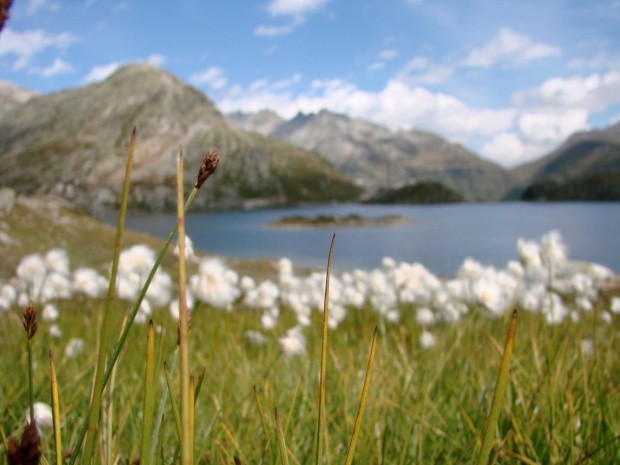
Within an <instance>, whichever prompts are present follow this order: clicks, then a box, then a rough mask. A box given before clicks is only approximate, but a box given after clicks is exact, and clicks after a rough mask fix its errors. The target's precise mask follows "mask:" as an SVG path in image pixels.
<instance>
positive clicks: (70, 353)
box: [65, 337, 84, 358]
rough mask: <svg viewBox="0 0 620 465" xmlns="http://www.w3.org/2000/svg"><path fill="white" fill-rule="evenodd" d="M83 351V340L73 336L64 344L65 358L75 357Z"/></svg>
mask: <svg viewBox="0 0 620 465" xmlns="http://www.w3.org/2000/svg"><path fill="white" fill-rule="evenodd" d="M83 352H84V340H83V339H81V338H79V337H74V338H72V339H70V340H69V342H67V345H66V346H65V358H76V357H78V356H79V355H81V354H82V353H83Z"/></svg>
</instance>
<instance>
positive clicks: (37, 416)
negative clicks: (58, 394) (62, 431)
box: [22, 402, 54, 435]
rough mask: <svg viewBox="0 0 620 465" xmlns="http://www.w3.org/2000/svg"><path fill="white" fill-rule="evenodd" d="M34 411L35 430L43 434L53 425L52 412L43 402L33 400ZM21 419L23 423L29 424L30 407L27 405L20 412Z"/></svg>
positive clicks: (30, 419)
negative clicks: (22, 411) (21, 412)
mask: <svg viewBox="0 0 620 465" xmlns="http://www.w3.org/2000/svg"><path fill="white" fill-rule="evenodd" d="M32 407H33V411H34V421H35V422H36V426H37V431H38V432H39V435H43V434H45V433H47V432H48V431H51V429H52V428H53V427H54V419H53V414H52V407H51V406H49V405H48V404H46V403H45V402H35V403H34V404H32ZM22 421H23V422H24V424H29V423H30V422H31V421H32V418H31V417H30V407H28V408H27V409H26V410H25V411H24V413H23V414H22Z"/></svg>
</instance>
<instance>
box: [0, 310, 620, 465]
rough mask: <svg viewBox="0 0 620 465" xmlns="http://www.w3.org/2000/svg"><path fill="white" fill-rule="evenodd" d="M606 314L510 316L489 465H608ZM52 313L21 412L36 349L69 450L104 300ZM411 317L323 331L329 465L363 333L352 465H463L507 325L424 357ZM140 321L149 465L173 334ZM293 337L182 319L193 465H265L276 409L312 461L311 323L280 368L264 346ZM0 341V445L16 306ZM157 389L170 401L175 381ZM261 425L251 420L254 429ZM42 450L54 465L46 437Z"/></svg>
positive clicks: (126, 373) (197, 315)
mask: <svg viewBox="0 0 620 465" xmlns="http://www.w3.org/2000/svg"><path fill="white" fill-rule="evenodd" d="M605 302H606V300H605V298H601V301H600V303H601V307H597V308H595V309H594V310H593V311H592V312H590V313H589V314H586V315H584V316H583V317H582V318H581V320H580V321H579V322H577V323H575V322H572V321H570V320H567V321H565V322H563V323H561V324H559V325H547V324H546V323H545V321H544V318H543V317H542V316H541V315H537V314H531V313H530V312H520V313H519V322H518V330H517V336H516V342H515V349H514V354H513V361H512V366H511V370H510V378H509V385H508V391H507V394H506V396H505V399H504V405H503V408H502V411H501V415H500V420H499V423H498V427H497V432H496V441H495V442H494V448H493V452H492V456H491V463H542V464H546V463H557V464H564V463H600V464H611V463H614V462H615V461H617V460H618V458H619V457H620V442H619V441H618V434H619V431H620V415H619V414H618V412H619V411H620V363H619V362H618V360H619V359H618V353H619V351H620V341H619V337H618V335H619V331H618V328H619V326H618V320H617V319H614V320H613V321H611V322H607V323H606V322H603V321H601V319H600V317H599V316H600V312H601V311H602V310H603V309H604V308H605V307H604V305H605ZM56 306H57V308H59V309H60V315H59V317H58V319H57V320H56V322H54V323H51V322H45V321H40V324H39V332H38V334H37V335H36V336H35V338H34V339H33V341H32V342H33V360H34V365H35V370H34V382H33V384H34V392H35V400H37V401H43V402H46V403H50V389H49V384H50V382H49V364H48V352H49V351H50V350H51V351H53V352H54V354H56V364H57V372H58V382H59V390H60V402H61V411H62V423H61V427H62V431H63V438H64V445H65V448H66V449H69V450H70V449H71V447H72V443H74V441H75V439H76V436H77V434H78V431H79V428H80V426H81V423H82V422H83V421H84V418H85V415H86V411H87V409H88V400H89V392H90V389H91V382H92V376H93V366H94V364H95V362H96V348H97V347H96V338H97V331H96V326H97V325H96V323H97V321H98V315H100V314H101V309H102V306H103V302H102V301H101V300H100V299H84V298H75V299H72V300H70V301H59V302H57V304H56ZM126 306H127V304H121V303H118V304H117V305H116V306H115V308H114V312H113V320H114V324H113V326H114V327H115V328H120V326H121V322H122V316H123V315H124V313H125V310H126ZM415 314H416V313H415V311H414V309H413V307H410V308H402V309H401V319H400V321H399V322H398V323H389V322H388V321H386V320H385V319H384V318H383V317H381V316H380V315H379V314H377V313H376V312H374V311H372V309H370V308H368V307H366V308H364V309H359V310H354V311H350V312H348V313H347V315H346V317H345V318H344V319H343V320H342V322H341V323H340V325H339V326H338V328H337V329H336V330H333V331H330V333H329V350H328V368H327V377H326V381H327V398H326V417H327V427H326V431H327V438H328V439H327V446H326V448H325V453H326V456H327V457H329V463H343V457H344V454H345V453H346V450H347V446H348V441H349V438H350V436H351V432H352V428H353V423H354V420H355V415H356V411H357V405H358V402H359V396H360V391H361V388H362V383H363V378H364V370H365V368H366V363H367V357H368V350H369V347H370V341H371V338H372V333H373V329H374V327H375V326H376V325H377V326H378V328H379V338H378V346H377V352H376V357H375V366H374V371H373V374H372V383H371V388H370V392H369V397H368V404H367V408H366V413H365V416H364V421H363V423H362V427H361V432H360V439H359V441H358V446H357V450H356V458H357V460H356V463H384V464H401V463H402V464H409V463H421V464H426V463H474V460H475V457H476V454H477V451H478V449H479V446H480V440H481V434H482V431H483V427H484V424H485V417H486V415H487V413H488V410H489V407H490V402H491V400H492V395H493V390H494V387H495V382H496V378H497V372H498V369H499V362H500V358H501V352H502V346H503V339H504V337H505V333H506V328H507V325H508V315H507V316H506V317H504V318H500V319H487V318H484V317H482V316H481V314H478V313H476V312H475V311H472V314H471V315H470V316H469V317H468V318H466V319H463V320H461V321H459V322H458V323H453V324H450V323H439V324H437V325H436V326H435V328H434V330H433V333H434V335H435V346H434V347H432V348H424V347H423V346H421V345H420V341H419V337H420V335H421V333H422V332H423V331H424V330H423V328H422V327H421V326H420V325H419V324H418V323H417V322H416V319H415ZM152 318H153V321H154V323H155V325H156V328H157V329H158V331H157V337H156V347H157V351H156V352H157V355H156V359H157V361H158V363H157V364H156V367H157V375H156V380H157V381H156V383H155V390H156V394H155V395H156V398H157V405H158V406H159V405H160V399H163V401H162V402H164V404H163V417H164V422H163V426H162V429H161V436H160V439H159V441H160V445H161V450H162V451H163V452H161V454H162V455H160V453H159V452H158V454H157V461H156V462H155V463H171V461H172V460H173V459H174V454H175V449H176V444H177V443H178V438H177V435H176V430H175V427H174V421H173V414H172V409H171V404H170V400H169V399H168V391H167V389H166V387H165V382H164V376H163V370H162V367H163V362H164V361H165V362H167V365H168V366H170V367H173V366H176V362H175V357H176V356H175V354H176V352H177V350H176V342H177V329H176V328H177V327H176V325H177V323H176V320H175V319H174V318H172V317H171V316H170V314H169V313H168V312H167V311H166V310H156V311H154V312H153V313H152ZM52 324H58V325H59V326H60V327H61V328H62V333H63V334H62V337H53V336H51V335H50V334H49V332H48V331H47V330H48V329H49V326H50V325H52ZM294 325H295V315H294V313H293V312H292V311H287V310H286V309H283V310H282V313H281V315H280V318H279V319H278V321H277V324H276V326H275V327H273V328H272V329H270V330H265V329H264V328H263V327H262V325H261V318H260V312H257V311H256V310H254V309H248V308H243V306H241V307H240V308H238V309H236V310H234V311H232V312H228V311H222V310H215V309H213V308H209V307H208V306H206V305H202V304H200V305H199V306H198V307H197V308H196V309H195V310H194V312H193V316H192V326H191V330H190V333H189V334H190V337H189V341H190V347H191V354H192V358H191V371H192V373H195V374H196V375H197V376H198V375H200V374H201V373H204V381H203V382H202V386H201V389H200V393H199V395H198V397H197V399H196V413H195V418H196V419H195V422H196V423H195V431H196V437H195V442H194V447H195V454H196V457H197V458H200V460H202V461H203V462H202V463H231V464H232V463H238V462H235V460H240V463H261V461H262V463H275V461H276V458H277V443H276V438H275V429H274V428H275V426H274V424H273V416H272V412H273V409H274V407H275V406H277V407H278V408H279V411H280V414H281V417H282V421H283V426H284V428H283V429H284V435H285V437H286V443H287V446H288V447H289V448H290V451H291V456H292V457H294V459H292V460H293V463H301V464H305V463H313V462H312V459H313V453H314V452H313V451H314V447H315V429H316V421H317V396H318V372H319V363H320V350H321V344H320V342H321V314H320V312H314V313H313V314H312V317H311V324H310V326H309V328H308V329H307V330H306V331H305V336H306V338H307V345H306V353H305V354H302V355H300V356H295V357H288V358H287V357H285V356H284V355H283V353H282V351H281V348H280V345H279V344H278V338H279V337H281V335H282V333H284V331H285V330H287V329H288V328H290V327H292V326H294ZM248 330H254V331H257V332H260V333H261V334H263V335H264V337H265V339H266V341H265V344H264V345H262V346H260V347H257V346H255V345H253V344H252V343H251V342H250V340H249V339H248V337H247V335H246V332H247V331H248ZM117 331H118V330H117ZM146 332H147V326H146V325H141V326H135V327H134V328H133V329H132V330H131V333H130V338H129V342H128V345H127V347H126V349H125V350H124V351H123V354H122V356H121V358H120V360H119V364H118V366H117V371H116V374H115V377H114V380H113V385H112V387H111V389H110V391H109V392H110V394H109V397H106V399H107V402H108V404H107V408H104V414H103V424H104V429H103V431H104V433H103V434H102V438H101V440H100V441H101V444H100V447H101V451H103V452H102V453H104V452H107V453H109V454H110V458H106V462H107V463H122V462H123V460H125V459H132V458H135V457H138V456H139V444H140V435H141V431H142V427H141V424H142V423H141V421H142V413H141V412H142V409H143V401H142V398H143V392H144V363H145V362H144V358H145V344H146ZM0 336H1V338H0V351H1V352H0V353H2V354H3V356H2V358H1V359H0V371H1V373H2V374H3V375H2V377H1V381H0V408H1V412H2V413H1V415H0V416H1V419H2V422H1V427H2V431H3V433H4V435H5V436H9V435H11V434H13V435H17V433H18V432H19V429H20V427H21V425H22V414H23V412H24V411H25V410H26V408H27V406H28V383H27V382H26V380H27V351H26V348H25V347H26V345H25V336H24V332H23V330H22V328H21V310H20V309H19V308H14V309H13V310H11V311H7V312H3V313H2V319H1V320H0ZM73 338H81V339H82V340H83V341H84V343H85V345H84V350H83V352H82V353H80V354H78V355H75V356H69V355H68V354H67V353H66V352H65V351H66V350H67V344H68V341H70V340H71V339H73ZM172 378H173V383H174V384H175V387H174V388H173V390H175V389H177V388H176V381H174V380H175V379H176V376H172ZM255 390H256V391H255ZM255 392H256V396H255ZM257 398H258V400H259V401H260V405H261V407H262V413H263V417H262V416H261V410H260V409H259V408H258V404H257V402H256V399H257ZM261 419H263V420H265V419H266V431H265V430H264V427H263V424H262V422H261ZM105 432H109V436H106V434H108V433H105ZM266 438H269V439H268V440H267V439H266ZM42 442H43V450H44V453H45V455H46V457H47V459H48V461H49V462H50V463H53V446H52V443H53V442H52V436H51V434H50V432H49V431H48V432H47V433H46V434H44V435H43V439H42ZM235 457H236V458H237V459H236V458H235ZM586 457H587V458H586ZM160 459H162V460H161V462H160V461H159V460H160ZM119 460H120V462H119Z"/></svg>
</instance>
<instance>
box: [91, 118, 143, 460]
mask: <svg viewBox="0 0 620 465" xmlns="http://www.w3.org/2000/svg"><path fill="white" fill-rule="evenodd" d="M135 143H136V128H135V127H134V128H133V131H132V133H131V140H130V143H129V153H128V155H127V163H126V164H125V177H124V180H123V189H122V191H121V201H120V209H119V212H118V221H117V224H116V238H115V240H114V254H113V258H112V271H111V272H110V282H109V284H108V293H107V296H106V303H105V308H104V310H103V317H102V320H101V326H100V328H99V354H98V356H97V366H96V368H95V382H94V387H93V391H92V399H91V402H90V409H89V412H88V422H87V428H86V440H85V444H84V455H83V456H82V464H83V465H90V463H91V462H92V458H93V454H94V450H95V443H96V441H95V439H96V436H97V430H98V428H99V414H100V411H101V398H102V396H103V390H104V389H105V382H104V374H105V363H106V355H107V353H108V339H109V338H110V328H109V319H110V314H111V308H112V303H113V302H114V295H115V289H116V276H117V274H118V261H119V256H120V253H121V247H122V244H123V231H124V229H125V216H126V215H127V200H128V198H129V184H130V180H131V168H132V165H133V155H134V149H135Z"/></svg>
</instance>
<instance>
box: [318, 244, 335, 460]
mask: <svg viewBox="0 0 620 465" xmlns="http://www.w3.org/2000/svg"><path fill="white" fill-rule="evenodd" d="M335 241H336V234H334V235H332V241H331V244H330V246H329V255H328V256H327V271H326V273H325V297H324V300H323V327H322V337H321V372H320V375H319V415H318V418H317V425H316V459H315V464H316V465H319V464H320V463H321V461H322V459H323V437H324V435H323V429H324V428H325V426H324V425H323V423H324V422H325V416H326V415H325V378H326V371H327V330H328V317H329V279H330V275H331V268H332V255H333V252H334V242H335Z"/></svg>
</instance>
